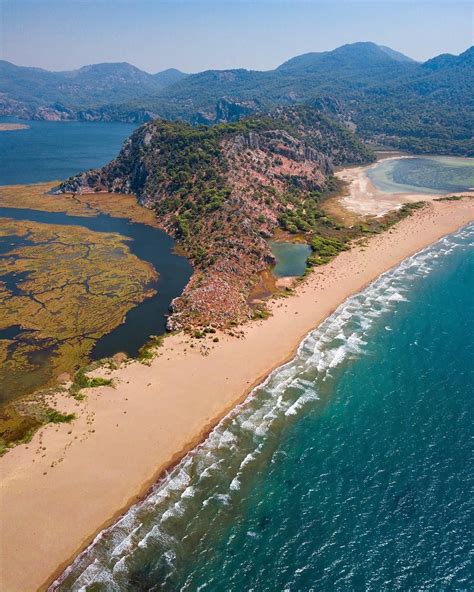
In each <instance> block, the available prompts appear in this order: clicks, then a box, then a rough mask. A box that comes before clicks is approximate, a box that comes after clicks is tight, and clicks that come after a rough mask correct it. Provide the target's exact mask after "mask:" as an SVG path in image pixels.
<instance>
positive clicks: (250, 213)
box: [59, 108, 373, 329]
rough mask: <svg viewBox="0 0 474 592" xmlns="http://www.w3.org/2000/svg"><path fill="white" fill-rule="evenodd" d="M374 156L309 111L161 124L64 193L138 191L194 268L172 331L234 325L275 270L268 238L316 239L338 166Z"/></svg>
mask: <svg viewBox="0 0 474 592" xmlns="http://www.w3.org/2000/svg"><path fill="white" fill-rule="evenodd" d="M372 158H373V157H372V155H371V153H370V152H369V151H368V150H367V149H366V148H365V147H364V146H363V145H362V144H361V143H360V142H359V141H358V140H357V139H356V138H355V136H354V135H353V134H352V133H351V132H349V131H348V130H347V129H346V128H343V127H342V126H339V125H337V124H335V123H333V122H331V121H330V120H328V119H326V118H325V117H323V116H322V115H320V114H318V113H316V112H314V111H312V110H310V109H307V108H291V109H280V110H278V111H277V112H275V113H273V114H271V115H267V116H259V117H252V118H249V119H245V120H242V121H239V122H236V123H232V124H220V125H215V126H213V127H204V126H197V127H192V126H190V125H188V124H185V123H178V122H174V123H171V122H167V121H163V120H155V121H151V122H149V123H147V124H145V125H143V126H142V127H140V128H139V129H138V130H136V131H135V132H134V133H133V134H132V135H131V136H130V138H129V139H128V140H127V141H126V142H125V143H124V146H123V148H122V150H121V152H120V154H119V155H118V156H117V158H116V159H114V160H113V161H112V162H111V163H110V164H108V165H106V166H105V167H103V168H102V169H97V170H93V171H88V172H86V173H83V174H81V175H78V176H76V177H72V178H70V179H68V180H66V181H65V182H64V183H62V185H61V186H60V188H59V191H62V192H73V193H77V192H88V191H113V192H121V193H134V194H135V195H136V196H137V198H138V200H139V201H140V203H142V204H143V205H145V206H147V207H150V208H153V209H154V210H155V211H156V214H157V216H158V219H159V221H160V224H161V225H162V227H163V228H164V229H165V230H166V231H167V232H168V233H170V234H171V235H173V236H174V237H175V238H176V239H177V240H178V243H179V245H180V246H181V248H182V249H183V251H184V252H185V253H186V255H187V256H188V257H189V258H190V259H191V261H192V262H193V264H194V266H195V273H194V275H193V277H192V279H191V281H190V283H189V284H188V286H187V288H186V290H185V291H184V293H183V295H182V296H181V297H180V298H178V299H177V300H176V301H175V302H174V303H173V311H172V315H171V317H170V320H169V327H170V329H179V328H183V327H184V328H190V327H195V326H205V325H210V324H214V325H216V326H228V325H229V324H231V323H239V322H242V321H244V320H245V319H247V318H249V317H250V316H251V315H252V314H253V311H252V303H251V298H250V296H251V293H252V291H253V290H254V289H255V287H256V286H257V284H258V282H259V279H260V275H261V272H262V271H264V270H265V269H267V268H268V267H269V265H270V264H271V263H272V255H271V252H270V249H269V246H268V243H267V239H268V238H269V237H271V236H272V235H273V234H274V233H275V231H276V230H277V229H278V228H279V227H280V228H284V229H286V230H288V231H289V232H295V233H296V232H299V233H302V234H305V235H307V236H308V237H309V238H310V237H311V236H313V235H314V233H316V232H317V230H318V228H319V227H321V226H330V225H331V222H330V221H329V220H328V219H327V218H326V217H325V216H324V214H323V212H322V211H321V209H320V207H319V202H320V199H321V195H322V194H323V193H324V192H325V191H327V190H328V189H329V188H330V187H332V185H333V183H334V180H333V178H332V177H331V174H332V172H333V167H334V165H335V164H345V163H349V162H352V163H361V162H368V161H370V160H371V159H372Z"/></svg>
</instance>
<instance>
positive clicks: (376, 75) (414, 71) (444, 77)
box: [0, 42, 474, 155]
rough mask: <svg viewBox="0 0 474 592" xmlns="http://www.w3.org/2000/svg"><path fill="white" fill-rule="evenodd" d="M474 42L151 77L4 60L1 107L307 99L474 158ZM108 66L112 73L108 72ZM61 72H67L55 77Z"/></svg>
mask: <svg viewBox="0 0 474 592" xmlns="http://www.w3.org/2000/svg"><path fill="white" fill-rule="evenodd" d="M473 53H474V49H473V48H472V47H471V48H469V49H468V50H467V51H465V52H463V53H462V54H460V55H459V56H454V55H450V54H443V55H440V56H437V57H434V58H432V59H431V60H428V61H426V62H424V63H419V62H416V61H414V60H412V59H411V58H409V57H407V56H405V55H404V54H401V53H400V52H397V51H395V50H393V49H391V48H388V47H385V46H379V45H377V44H375V43H371V42H358V43H352V44H348V45H343V46H341V47H338V48H336V49H334V50H332V51H326V52H313V53H307V54H303V55H301V56H297V57H294V58H292V59H290V60H287V61H286V62H284V63H283V64H281V65H280V66H279V67H278V68H276V69H275V70H269V71H264V72H260V71H254V70H245V69H234V70H207V71H205V72H200V73H197V74H190V75H186V74H183V73H181V72H179V71H174V70H171V71H169V70H168V71H165V72H162V73H159V74H156V75H151V74H147V73H146V72H142V71H141V70H139V69H138V68H135V67H134V66H131V65H130V64H109V65H107V64H97V65H95V66H87V67H85V68H81V69H79V70H76V71H74V72H73V73H51V72H47V71H44V70H39V69H36V68H29V69H26V70H28V72H25V71H24V70H25V69H23V68H19V69H18V67H17V66H14V65H13V64H8V63H5V62H2V63H0V114H4V115H7V114H11V115H17V116H20V117H33V118H38V119H49V118H57V119H86V120H87V119H100V120H117V119H118V120H122V121H138V122H141V121H147V120H149V119H152V118H155V117H158V116H159V117H164V118H168V119H172V120H176V119H182V120H185V121H189V122H192V123H196V124H214V123H219V122H222V121H236V120H238V119H240V118H241V117H245V116H248V115H249V114H251V113H265V112H269V111H271V110H273V109H275V108H276V107H277V106H279V105H283V106H284V105H296V104H300V103H302V104H306V105H310V106H312V107H313V108H315V109H318V110H320V111H322V112H323V113H325V114H326V115H327V116H329V117H332V118H334V119H336V120H337V121H339V122H340V123H344V124H345V125H348V126H349V127H350V128H351V129H353V130H354V129H356V130H357V132H358V134H359V135H360V136H361V137H362V138H363V139H365V140H366V141H368V142H371V143H378V144H386V145H390V146H393V147H398V148H402V149H406V150H411V151H416V152H438V153H451V154H466V155H473V154H474V149H473V139H472V130H473V128H474V115H473V113H474V100H473V93H472V88H473V87H474V64H473ZM109 69H110V70H109ZM58 76H60V77H61V79H60V84H58V78H57V77H58Z"/></svg>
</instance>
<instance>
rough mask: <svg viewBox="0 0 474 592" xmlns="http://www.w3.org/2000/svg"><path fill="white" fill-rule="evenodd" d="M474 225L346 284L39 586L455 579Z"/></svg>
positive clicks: (468, 455) (462, 529) (466, 458)
mask: <svg viewBox="0 0 474 592" xmlns="http://www.w3.org/2000/svg"><path fill="white" fill-rule="evenodd" d="M473 293H474V226H473V225H471V226H470V228H468V229H464V230H463V231H461V232H459V233H457V234H455V235H451V236H450V237H447V238H445V239H443V240H442V241H440V242H439V243H437V244H436V245H435V246H432V247H430V248H428V249H426V250H424V251H422V252H421V253H419V254H417V255H416V256H414V257H412V258H410V259H407V260H406V261H405V262H403V263H402V264H401V265H400V266H399V267H398V268H396V269H394V270H392V271H390V272H388V273H386V274H384V275H383V276H381V277H380V278H379V279H378V280H377V281H376V282H375V283H374V284H372V285H371V286H369V287H368V288H367V289H366V290H365V291H363V292H362V293H360V294H359V295H356V296H354V297H353V298H351V299H349V300H348V301H347V302H346V303H345V304H343V305H342V306H341V307H339V309H338V310H337V311H336V312H335V313H334V314H333V315H331V316H330V317H329V318H328V319H327V320H326V321H325V322H324V323H323V324H322V325H321V326H320V328H319V329H317V330H316V331H314V332H312V333H311V334H310V335H309V336H308V337H307V338H306V339H305V341H304V342H303V343H302V345H301V347H300V349H299V351H298V354H297V356H296V357H295V359H294V360H293V361H292V362H290V363H289V364H287V365H285V366H283V367H282V368H280V369H278V370H277V371H275V372H274V373H273V374H272V376H271V377H270V378H269V379H268V380H267V381H266V383H265V384H264V385H262V386H261V387H259V388H258V389H256V390H255V391H254V393H253V395H252V396H251V397H250V398H249V399H248V400H247V402H246V403H244V404H243V405H241V406H240V407H239V408H238V409H237V410H236V411H235V412H233V413H232V414H231V415H230V416H228V417H227V418H226V419H225V420H224V421H223V422H221V424H220V425H219V426H218V427H217V428H216V429H215V430H214V431H213V432H212V433H211V434H210V436H209V437H208V439H207V440H206V442H205V443H204V444H203V445H202V446H200V447H199V448H197V449H196V450H194V451H193V452H192V453H191V454H189V455H188V456H187V457H185V458H184V459H183V461H182V462H181V463H180V464H179V465H178V466H177V467H176V468H175V469H174V470H173V471H172V472H171V473H170V474H169V476H168V477H167V478H166V479H164V480H163V481H161V482H160V483H158V484H157V485H156V487H155V488H154V489H153V491H152V492H151V493H150V494H149V496H148V497H147V498H146V499H145V500H144V501H142V502H140V503H139V504H137V505H136V506H134V507H133V508H132V509H131V510H130V511H129V512H128V513H127V514H125V516H124V517H123V518H122V519H121V520H119V521H118V522H117V523H116V524H115V525H114V526H113V527H112V528H110V529H108V530H107V531H104V533H102V534H101V535H99V537H98V538H97V539H96V541H95V543H94V545H93V546H92V547H91V548H89V549H88V550H87V551H86V552H85V553H83V554H82V555H81V556H80V557H79V558H78V559H77V560H76V561H75V563H74V564H73V566H72V567H71V568H70V569H69V570H68V571H67V572H66V574H65V576H64V578H63V580H62V583H61V584H59V583H57V584H55V586H54V588H53V589H60V590H83V591H84V590H90V591H92V590H94V591H95V592H97V591H102V590H106V591H130V590H133V591H138V590H142V591H144V590H149V591H151V590H154V591H155V590H170V591H171V590H172V591H175V590H176V591H177V590H185V591H192V592H194V591H197V590H209V591H212V592H221V591H222V592H234V591H235V592H241V591H250V590H254V591H265V592H266V591H269V592H270V591H271V592H274V591H283V590H288V591H292V592H293V591H309V590H315V591H324V592H326V591H332V590H335V591H347V592H353V591H361V592H365V591H373V592H380V591H403V592H405V591H420V590H424V591H428V590H432V591H434V592H438V591H462V590H465V591H468V590H472V589H473V579H474V578H473V575H474V574H473V572H472V524H473V523H474V520H473V519H474V516H473V498H472V489H473V485H474V480H473V463H472V457H473V452H474V449H473V436H474V429H473V423H472V419H473V417H472V409H473V408H472V397H473V387H474V365H473V364H472V360H473V359H474V343H473V338H472V335H473V329H474V327H473V318H474V302H473V298H472V294H473Z"/></svg>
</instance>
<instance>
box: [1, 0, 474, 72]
mask: <svg viewBox="0 0 474 592" xmlns="http://www.w3.org/2000/svg"><path fill="white" fill-rule="evenodd" d="M473 30H474V0H471V1H466V0H463V1H458V0H429V1H426V0H424V1H420V0H371V1H367V0H254V1H250V0H218V1H217V0H213V1H204V0H173V1H170V0H167V1H165V0H163V1H162V0H0V57H1V59H5V60H8V61H11V62H13V63H15V64H18V65H22V66H38V67H42V68H46V69H48V70H70V69H74V68H78V67H80V66H83V65H86V64H93V63H98V62H122V61H126V62H130V63H132V64H134V65H136V66H138V67H139V68H141V69H143V70H146V71H147V72H152V73H155V72H159V71H161V70H164V69H166V68H178V69H180V70H182V71H184V72H198V71H202V70H207V69H226V68H248V69H254V70H269V69H272V68H275V67H276V66H278V65H279V64H281V63H282V62H284V61H285V60H287V59H289V58H291V57H293V56H295V55H300V54H302V53H306V52H309V51H327V50H330V49H334V48H335V47H338V46H339V45H343V44H344V43H352V42H355V41H374V42H375V43H379V44H381V45H388V46H389V47H392V48H393V49H396V50H398V51H401V52H403V53H405V54H407V55H409V56H410V57H412V58H414V59H417V60H420V61H423V60H426V59H428V58H430V57H433V56H435V55H438V54H440V53H454V54H458V53H460V52H462V51H464V50H465V49H467V48H468V47H469V46H471V45H473V44H474V33H473Z"/></svg>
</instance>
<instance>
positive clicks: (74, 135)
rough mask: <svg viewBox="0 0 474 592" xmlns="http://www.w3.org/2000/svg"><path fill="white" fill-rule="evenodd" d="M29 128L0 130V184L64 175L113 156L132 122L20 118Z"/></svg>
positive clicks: (101, 163) (127, 133) (84, 168)
mask: <svg viewBox="0 0 474 592" xmlns="http://www.w3.org/2000/svg"><path fill="white" fill-rule="evenodd" d="M0 122H9V123H11V122H17V123H23V124H26V125H28V126H29V129H22V130H16V131H8V132H0V163H1V166H0V185H16V184H22V183H39V182H41V181H54V180H56V179H61V180H62V179H66V178H67V177H69V176H71V175H74V174H76V173H81V172H82V171H86V170H88V169H90V168H95V167H99V166H103V165H104V164H106V163H107V162H109V161H110V160H112V158H115V156H117V154H118V152H119V150H120V147H121V145H122V143H123V141H124V140H125V139H126V138H127V137H128V136H129V135H130V134H131V133H132V131H133V130H134V129H135V128H136V125H132V124H129V123H109V122H103V121H96V122H84V121H23V120H19V119H14V118H8V117H1V118H0Z"/></svg>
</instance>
